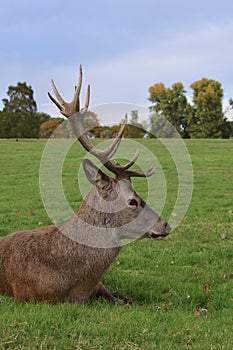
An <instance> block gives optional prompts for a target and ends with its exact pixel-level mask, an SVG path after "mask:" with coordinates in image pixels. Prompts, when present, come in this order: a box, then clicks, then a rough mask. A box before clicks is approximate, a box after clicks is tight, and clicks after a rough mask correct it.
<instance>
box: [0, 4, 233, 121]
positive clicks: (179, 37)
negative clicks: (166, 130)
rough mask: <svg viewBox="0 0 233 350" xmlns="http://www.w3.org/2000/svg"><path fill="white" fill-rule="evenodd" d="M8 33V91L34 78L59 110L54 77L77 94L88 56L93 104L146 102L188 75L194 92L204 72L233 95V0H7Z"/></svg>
mask: <svg viewBox="0 0 233 350" xmlns="http://www.w3.org/2000/svg"><path fill="white" fill-rule="evenodd" d="M0 36H1V37H0V70H1V74H0V99H1V100H2V98H4V97H6V92H7V88H8V86H9V85H15V84H17V82H18V81H26V82H27V84H29V85H31V86H32V88H33V90H34V93H35V99H36V101H37V104H38V110H39V111H41V112H42V111H43V112H47V113H49V114H51V115H52V116H59V113H58V112H57V110H56V108H55V107H54V106H52V104H51V103H50V101H49V99H48V97H47V91H49V90H50V91H51V87H50V81H51V78H53V79H54V80H55V82H56V84H57V86H58V88H59V90H60V92H61V94H62V95H63V96H64V97H65V98H66V99H68V100H69V99H70V98H71V96H72V94H73V91H74V85H75V83H76V79H77V72H78V66H79V64H80V63H82V65H83V69H84V82H83V87H84V90H85V87H86V85H87V84H88V83H90V84H91V88H92V90H91V91H92V95H91V105H101V104H104V103H110V102H123V103H131V104H139V105H142V106H145V107H146V106H148V105H149V103H148V101H147V99H148V87H149V86H150V85H152V84H154V83H156V82H164V83H165V84H166V86H170V85H172V84H173V83H174V82H177V81H181V82H182V83H183V84H184V86H185V88H186V90H187V92H188V95H189V96H190V97H191V91H190V89H189V86H190V84H191V83H192V82H194V81H196V80H198V79H201V78H202V77H207V78H211V79H215V80H218V81H219V82H221V83H222V85H223V88H224V100H225V103H224V104H226V101H227V100H228V99H229V97H233V1H232V0H222V1H213V0H211V1H210V0H206V1H204V0H195V1H187V0H142V1H139V0H134V1H131V0H92V1H91V0H82V1H80V0H66V1H62V0H11V1H8V0H2V1H1V8H0ZM83 95H84V94H83ZM0 108H2V104H0ZM232 114H233V113H232ZM232 114H230V115H232ZM121 117H122V116H119V118H121ZM104 118H105V117H104ZM104 118H103V119H104ZM106 118H107V117H106ZM101 121H102V122H106V121H107V119H106V120H101Z"/></svg>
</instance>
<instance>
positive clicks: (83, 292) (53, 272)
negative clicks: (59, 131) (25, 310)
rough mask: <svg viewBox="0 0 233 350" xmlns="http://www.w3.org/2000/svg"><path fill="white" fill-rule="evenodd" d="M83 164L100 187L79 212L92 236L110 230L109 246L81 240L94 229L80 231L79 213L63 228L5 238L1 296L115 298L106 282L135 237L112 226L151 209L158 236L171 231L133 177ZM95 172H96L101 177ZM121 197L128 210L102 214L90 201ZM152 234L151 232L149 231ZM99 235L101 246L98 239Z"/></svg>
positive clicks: (52, 299)
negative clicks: (137, 189)
mask: <svg viewBox="0 0 233 350" xmlns="http://www.w3.org/2000/svg"><path fill="white" fill-rule="evenodd" d="M83 166H84V169H85V172H86V175H87V177H88V179H89V180H90V181H91V182H92V183H95V185H96V186H95V187H94V188H93V189H92V190H91V192H90V193H89V194H88V196H87V198H86V200H84V201H83V203H82V204H81V206H80V209H79V210H78V212H77V213H76V215H77V217H78V218H81V219H82V220H83V221H85V222H87V223H89V224H90V225H92V226H93V232H91V234H94V235H95V226H96V227H97V226H98V227H103V228H107V231H106V232H109V235H107V236H106V237H105V238H104V241H106V240H107V243H110V245H109V248H108V247H107V248H98V247H94V246H87V245H83V244H81V243H79V238H80V237H82V236H84V237H87V236H88V235H89V234H90V232H88V231H87V232H85V229H83V230H82V232H81V231H80V227H79V226H78V225H77V224H76V222H75V218H76V215H74V216H73V217H71V218H70V219H69V220H67V221H66V222H65V223H63V224H62V225H61V226H60V228H57V227H56V226H46V227H40V228H36V229H34V230H28V231H19V232H14V233H11V234H10V235H8V236H6V237H5V238H3V239H1V241H0V294H3V295H9V296H12V297H14V298H15V299H16V301H18V302H27V301H29V300H31V299H33V300H36V301H42V300H43V301H47V302H51V303H56V302H65V301H68V302H79V303H83V302H85V301H87V300H88V299H89V298H90V297H91V296H102V297H104V298H107V299H109V300H115V297H114V296H113V295H112V294H111V293H110V292H109V291H108V290H107V289H106V288H105V287H104V286H103V285H102V283H101V280H102V278H103V276H104V274H105V273H106V271H107V269H108V267H109V266H110V264H111V263H112V262H113V260H114V259H115V258H116V256H117V255H118V254H119V252H120V249H121V243H120V240H121V239H122V238H129V237H132V235H131V234H130V235H129V237H128V236H127V233H124V234H122V232H121V231H119V232H118V231H117V230H116V231H114V234H113V235H112V233H111V232H112V231H111V230H112V228H117V227H118V226H119V225H120V226H121V225H124V224H125V223H127V222H129V221H130V220H132V218H135V217H137V216H138V215H139V214H140V212H141V211H142V210H144V209H145V207H146V211H145V215H144V217H145V220H147V219H153V221H154V227H153V229H152V231H153V234H154V232H155V231H156V230H157V234H158V235H159V236H166V235H167V234H168V233H169V228H168V225H167V224H166V222H165V221H163V220H162V219H161V218H160V217H158V215H157V214H156V213H154V212H153V211H152V209H150V208H149V207H147V206H146V204H145V203H144V202H143V201H142V200H141V198H140V197H138V195H137V194H136V193H135V192H134V190H133V188H132V186H131V183H130V181H129V180H116V179H111V178H109V177H108V176H107V175H105V174H103V173H102V172H101V171H99V170H98V169H97V168H96V167H95V166H94V165H93V164H92V163H91V162H90V161H86V163H85V162H84V163H83ZM92 171H95V177H94V175H93V174H94V173H93V174H92ZM96 172H97V176H96ZM118 196H119V198H120V200H121V201H123V202H122V203H124V209H123V210H122V211H121V212H120V213H119V212H116V213H106V212H104V211H103V212H99V211H98V212H97V211H96V210H95V209H94V208H92V206H91V205H89V204H90V203H91V204H92V203H96V202H98V201H99V202H100V203H101V201H102V200H104V202H103V203H105V204H106V200H107V201H109V202H111V201H112V200H114V199H116V198H117V197H118ZM121 196H122V198H121ZM130 198H134V199H135V200H136V201H137V202H138V207H130V206H129V205H128V204H127V202H128V200H129V199H130ZM147 216H148V218H147ZM108 229H109V231H108ZM64 233H65V234H64ZM66 233H68V235H66ZM151 236H152V235H150V233H146V234H144V235H143V237H151ZM96 239H97V246H98V237H97V238H96Z"/></svg>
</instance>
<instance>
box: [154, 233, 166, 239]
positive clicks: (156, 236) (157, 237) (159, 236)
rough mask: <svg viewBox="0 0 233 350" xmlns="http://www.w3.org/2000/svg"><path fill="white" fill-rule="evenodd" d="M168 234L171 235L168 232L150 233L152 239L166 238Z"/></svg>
mask: <svg viewBox="0 0 233 350" xmlns="http://www.w3.org/2000/svg"><path fill="white" fill-rule="evenodd" d="M168 235H169V233H167V234H158V233H154V232H150V233H149V237H150V238H152V239H164V238H165V237H167V236H168Z"/></svg>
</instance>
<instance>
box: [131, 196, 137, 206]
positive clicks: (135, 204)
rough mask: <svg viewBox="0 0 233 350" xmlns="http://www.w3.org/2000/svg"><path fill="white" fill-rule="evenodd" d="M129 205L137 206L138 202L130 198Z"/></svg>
mask: <svg viewBox="0 0 233 350" xmlns="http://www.w3.org/2000/svg"><path fill="white" fill-rule="evenodd" d="M129 205H131V206H134V207H137V206H138V202H137V201H136V199H134V198H132V199H130V200H129Z"/></svg>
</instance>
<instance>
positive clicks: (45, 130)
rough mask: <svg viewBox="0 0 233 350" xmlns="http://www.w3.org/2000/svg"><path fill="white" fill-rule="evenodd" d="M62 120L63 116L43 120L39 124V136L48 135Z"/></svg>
mask: <svg viewBox="0 0 233 350" xmlns="http://www.w3.org/2000/svg"><path fill="white" fill-rule="evenodd" d="M63 121H64V119H63V118H51V119H49V120H47V121H45V122H44V123H42V124H41V125H40V136H42V137H50V136H51V135H52V133H53V132H54V131H55V130H56V129H57V127H58V126H59V125H60V124H61V123H62V122H63Z"/></svg>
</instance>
